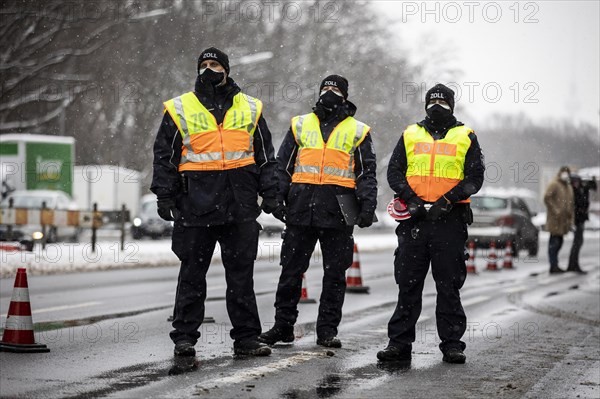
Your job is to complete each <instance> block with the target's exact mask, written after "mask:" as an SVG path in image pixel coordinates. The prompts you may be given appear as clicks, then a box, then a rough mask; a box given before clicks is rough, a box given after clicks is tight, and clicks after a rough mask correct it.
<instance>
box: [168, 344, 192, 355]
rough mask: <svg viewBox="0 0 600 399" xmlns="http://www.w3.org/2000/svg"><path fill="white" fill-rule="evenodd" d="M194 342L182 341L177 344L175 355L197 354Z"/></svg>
mask: <svg viewBox="0 0 600 399" xmlns="http://www.w3.org/2000/svg"><path fill="white" fill-rule="evenodd" d="M194 345H195V344H194V343H192V342H190V341H180V342H177V343H176V344H175V349H174V350H173V354H174V355H175V356H196V349H194Z"/></svg>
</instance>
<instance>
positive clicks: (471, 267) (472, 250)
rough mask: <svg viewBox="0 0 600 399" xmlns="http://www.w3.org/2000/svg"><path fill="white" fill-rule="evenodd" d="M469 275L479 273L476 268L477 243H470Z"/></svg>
mask: <svg viewBox="0 0 600 399" xmlns="http://www.w3.org/2000/svg"><path fill="white" fill-rule="evenodd" d="M467 273H477V269H476V268H475V241H469V260H467Z"/></svg>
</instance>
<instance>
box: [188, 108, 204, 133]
mask: <svg viewBox="0 0 600 399" xmlns="http://www.w3.org/2000/svg"><path fill="white" fill-rule="evenodd" d="M191 118H192V126H190V128H191V131H192V132H197V131H200V130H207V129H208V119H207V118H206V115H205V114H204V113H201V112H200V113H197V114H193V115H192V116H191Z"/></svg>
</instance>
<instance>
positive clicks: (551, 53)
mask: <svg viewBox="0 0 600 399" xmlns="http://www.w3.org/2000/svg"><path fill="white" fill-rule="evenodd" d="M599 4H600V2H599V1H597V0H592V1H532V2H528V1H521V2H519V3H517V2H516V1H497V2H487V1H464V2H461V1H457V2H438V1H430V2H423V1H414V2H411V1H402V2H401V1H381V2H378V4H377V6H378V7H380V9H381V10H382V15H384V18H386V19H387V20H388V22H389V23H390V24H391V26H392V27H393V29H394V31H396V32H398V34H399V36H400V37H402V39H403V40H402V43H403V44H404V45H406V46H408V47H409V48H407V49H405V50H406V51H409V54H410V57H411V59H412V60H414V61H415V62H421V61H424V62H425V63H426V65H427V67H426V71H425V72H424V75H425V79H424V80H426V81H425V82H424V83H425V86H426V87H429V86H431V85H432V84H434V83H435V80H439V81H441V82H448V81H450V80H454V81H455V82H454V87H455V88H456V87H458V90H459V91H460V94H461V98H460V99H459V102H460V104H461V107H462V110H464V111H467V112H468V113H469V116H470V117H473V118H476V119H477V121H478V122H480V123H481V122H483V121H484V120H485V118H486V117H489V116H490V115H491V114H492V113H494V112H502V113H519V112H522V113H524V114H526V115H528V116H530V117H531V118H532V119H534V120H537V121H539V120H544V119H549V118H552V119H561V118H571V119H573V120H575V121H585V122H588V123H591V124H593V125H594V126H599V124H600V123H599V119H600V117H599V113H600V104H599V98H600V82H599V80H600V61H599V58H600V57H599V53H600V50H599V48H600V31H599V25H600V22H599V19H600V7H599ZM436 18H437V19H438V21H437V22H436ZM448 67H450V69H455V70H460V71H462V73H461V74H460V75H459V78H458V79H456V78H453V77H452V75H448V74H443V73H441V72H440V71H443V70H445V69H447V68H448ZM454 76H456V75H454ZM438 77H439V78H438ZM416 83H417V85H420V84H421V83H423V82H416ZM410 89H411V88H408V87H407V90H410ZM459 116H460V115H459Z"/></svg>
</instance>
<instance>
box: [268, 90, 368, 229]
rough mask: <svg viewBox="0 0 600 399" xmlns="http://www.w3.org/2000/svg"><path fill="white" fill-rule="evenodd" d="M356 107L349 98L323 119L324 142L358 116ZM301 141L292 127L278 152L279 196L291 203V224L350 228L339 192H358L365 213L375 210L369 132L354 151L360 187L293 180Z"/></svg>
mask: <svg viewBox="0 0 600 399" xmlns="http://www.w3.org/2000/svg"><path fill="white" fill-rule="evenodd" d="M355 113H356V106H355V105H354V104H352V103H351V102H349V101H346V102H345V103H344V106H342V107H339V108H337V110H336V111H333V112H331V113H329V114H328V115H327V116H326V117H325V118H320V128H321V134H322V136H323V141H325V142H327V139H329V136H330V134H331V132H332V131H333V129H334V128H335V127H336V126H337V125H338V124H339V123H340V122H341V121H343V120H344V119H346V117H348V116H354V114H355ZM297 155H298V143H297V142H296V140H295V138H294V133H293V132H292V129H291V127H290V129H289V130H288V132H287V134H286V135H285V138H284V140H283V143H282V144H281V147H280V148H279V152H278V154H277V176H278V181H279V189H278V192H277V193H278V199H279V200H280V201H284V202H285V204H286V206H287V212H288V219H287V220H288V223H289V224H293V225H300V226H315V227H324V228H338V229H343V228H346V227H347V226H346V223H345V221H344V217H343V215H342V211H341V209H340V206H339V203H338V201H337V198H336V195H338V194H348V193H355V194H356V197H357V199H358V202H359V205H360V208H361V212H366V213H373V212H375V208H376V206H377V178H376V159H375V150H374V148H373V141H372V140H371V134H370V133H368V134H367V136H366V138H365V139H364V140H363V142H362V143H361V144H360V145H359V146H358V147H357V149H356V151H355V152H354V174H355V176H356V188H354V189H352V188H349V187H342V186H338V185H335V184H304V183H292V182H291V181H292V175H293V173H294V165H295V163H296V156H297Z"/></svg>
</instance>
